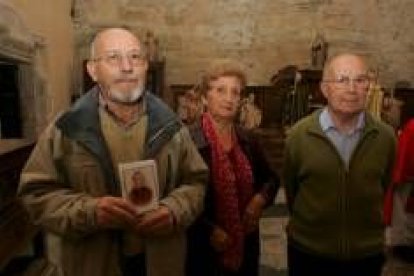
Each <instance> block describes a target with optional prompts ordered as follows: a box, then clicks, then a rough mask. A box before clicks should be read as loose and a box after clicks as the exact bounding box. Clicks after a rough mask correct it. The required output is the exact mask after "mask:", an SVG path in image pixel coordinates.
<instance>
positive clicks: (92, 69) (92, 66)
mask: <svg viewBox="0 0 414 276" xmlns="http://www.w3.org/2000/svg"><path fill="white" fill-rule="evenodd" d="M86 70H87V71H88V74H89V76H90V77H91V78H92V80H93V81H95V82H96V81H97V79H98V78H97V74H96V63H95V62H94V61H92V60H88V62H87V63H86Z"/></svg>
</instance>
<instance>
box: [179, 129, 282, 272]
mask: <svg viewBox="0 0 414 276" xmlns="http://www.w3.org/2000/svg"><path fill="white" fill-rule="evenodd" d="M189 129H190V134H191V136H192V138H193V141H194V143H195V144H196V146H197V148H198V150H199V152H200V154H201V156H202V157H203V159H204V161H205V162H206V164H207V166H208V167H209V168H211V148H210V146H209V144H208V142H207V140H206V137H205V136H204V133H203V131H202V129H201V126H200V124H199V123H197V124H195V125H193V126H191V127H189ZM236 136H237V138H238V143H239V145H240V148H241V149H242V151H243V152H244V154H245V155H246V157H247V158H248V160H249V162H250V165H251V167H252V172H253V190H254V194H257V193H262V194H263V196H264V198H265V199H266V200H267V202H266V206H269V205H271V204H273V201H274V198H275V196H276V193H277V191H278V189H279V185H280V183H279V177H278V175H277V174H276V173H275V172H274V171H273V170H272V169H271V168H270V166H269V163H268V162H267V160H266V158H265V157H264V154H263V152H262V150H261V147H260V146H259V144H258V143H257V138H256V139H255V138H254V137H253V136H252V134H251V133H250V132H248V131H246V130H244V129H242V128H240V127H236ZM209 179H210V181H209V184H208V185H207V192H206V197H205V200H204V204H205V205H204V212H203V213H202V214H201V215H200V216H199V218H198V219H197V220H196V222H195V223H194V224H193V225H192V226H191V227H190V228H189V230H188V248H187V250H188V251H187V264H186V267H187V268H186V269H187V276H203V275H205V276H215V275H219V272H220V271H221V269H220V265H219V262H218V257H219V254H218V253H217V252H216V251H215V250H214V249H213V247H211V245H210V241H209V239H210V233H211V231H212V229H213V226H214V225H215V222H216V221H217V220H216V218H215V210H214V208H215V202H214V189H213V187H212V183H211V181H212V177H211V170H210V178H209ZM244 251H245V254H244V258H243V263H242V267H241V270H240V273H239V274H237V275H249V276H254V275H257V274H258V272H257V271H258V263H259V255H260V240H259V230H258V229H257V231H254V232H253V233H251V234H249V235H248V236H246V239H245V250H244Z"/></svg>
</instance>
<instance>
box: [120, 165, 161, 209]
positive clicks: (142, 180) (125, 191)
mask: <svg viewBox="0 0 414 276" xmlns="http://www.w3.org/2000/svg"><path fill="white" fill-rule="evenodd" d="M119 175H120V180H121V189H122V197H124V198H126V199H127V200H128V201H130V202H131V203H132V204H134V205H135V206H136V210H137V212H138V213H143V212H146V211H148V210H151V209H154V208H156V207H157V206H158V198H159V186H158V177H157V165H156V163H155V161H154V160H143V161H136V162H130V163H122V164H119Z"/></svg>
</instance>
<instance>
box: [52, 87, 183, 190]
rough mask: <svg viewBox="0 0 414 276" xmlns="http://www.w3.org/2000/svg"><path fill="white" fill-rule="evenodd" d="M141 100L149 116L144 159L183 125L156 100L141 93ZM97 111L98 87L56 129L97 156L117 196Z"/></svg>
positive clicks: (80, 101)
mask: <svg viewBox="0 0 414 276" xmlns="http://www.w3.org/2000/svg"><path fill="white" fill-rule="evenodd" d="M144 97H145V98H144V104H145V105H146V107H145V109H146V112H147V115H148V129H147V135H146V143H145V158H153V157H154V156H155V154H156V153H157V152H158V151H159V150H160V149H161V147H162V146H164V145H165V143H167V142H168V141H169V140H170V139H171V138H172V136H173V135H174V134H175V133H176V132H177V131H178V130H179V129H180V128H181V127H182V124H181V123H180V121H179V120H178V117H177V116H176V115H175V113H174V112H172V111H171V109H170V108H169V107H168V106H167V105H166V104H165V103H163V102H162V101H161V100H160V99H159V98H157V97H155V96H153V95H152V94H151V93H148V92H146V93H144ZM98 108H99V88H98V87H97V86H95V87H94V88H92V89H91V90H90V91H88V93H86V94H85V95H84V96H82V97H81V98H80V99H79V100H78V101H77V102H76V103H75V104H74V105H73V107H72V108H71V109H70V110H69V111H68V112H66V113H64V114H63V115H62V116H61V117H60V118H59V119H58V120H57V122H56V126H57V128H59V129H60V130H61V131H62V133H63V134H64V135H65V136H67V137H69V138H70V139H73V140H75V141H78V142H79V143H80V144H82V145H83V146H85V148H86V149H88V150H89V151H90V152H91V153H92V154H93V155H95V156H96V157H97V160H98V162H99V163H100V164H101V166H102V169H103V172H104V174H105V177H106V179H107V181H108V183H111V184H110V185H111V186H112V187H109V188H110V190H111V191H113V192H117V193H118V192H119V185H117V184H116V183H117V181H116V177H115V174H114V171H113V166H112V162H111V158H110V154H109V150H108V148H107V146H106V143H105V141H104V138H103V135H102V131H101V128H100V119H99V112H98ZM114 186H115V187H114Z"/></svg>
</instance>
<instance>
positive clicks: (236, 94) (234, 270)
mask: <svg viewBox="0 0 414 276" xmlns="http://www.w3.org/2000/svg"><path fill="white" fill-rule="evenodd" d="M245 84H246V78H245V75H244V73H243V71H242V70H240V68H239V67H238V66H236V65H235V64H233V63H231V62H228V61H227V62H226V61H222V62H219V63H215V64H213V66H211V67H210V69H209V70H208V71H207V72H205V74H204V76H203V77H202V80H201V83H200V84H199V90H200V93H201V95H202V100H203V102H204V104H205V107H206V111H205V112H204V113H203V114H202V115H201V118H200V120H199V122H198V124H195V125H193V126H192V127H191V129H190V132H191V134H192V137H193V140H194V142H195V144H196V145H197V147H198V149H199V152H200V153H201V155H202V156H203V158H204V160H205V162H206V163H207V165H208V166H209V169H210V183H209V185H208V188H207V194H206V198H205V209H204V212H203V213H202V214H201V215H200V217H199V218H198V220H197V221H196V222H195V223H194V225H193V226H192V227H190V229H189V231H188V253H187V276H202V275H206V276H207V275H208V276H216V275H220V276H224V275H225V276H228V275H237V276H239V275H240V276H241V275H246V276H255V275H258V267H259V255H260V241H259V219H260V216H261V214H262V210H263V208H264V207H266V206H267V205H269V204H271V203H273V200H274V197H275V195H276V192H277V190H278V188H279V178H278V176H277V175H276V174H275V173H274V172H273V171H272V170H271V169H270V167H269V165H268V163H267V162H266V160H265V158H264V156H263V154H262V151H261V149H260V147H259V146H258V144H257V143H256V141H255V140H254V139H253V138H252V137H251V134H249V133H248V132H246V130H243V129H241V128H240V127H239V126H238V125H237V124H236V123H235V122H236V116H237V114H238V109H239V104H240V99H241V93H242V90H243V89H244V87H245Z"/></svg>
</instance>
